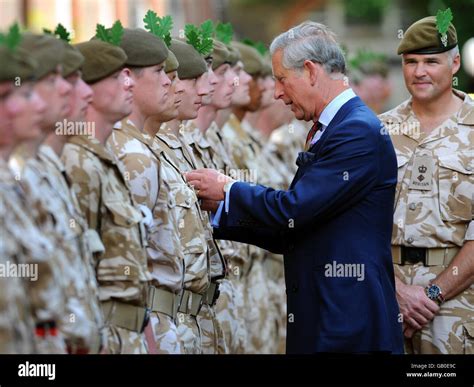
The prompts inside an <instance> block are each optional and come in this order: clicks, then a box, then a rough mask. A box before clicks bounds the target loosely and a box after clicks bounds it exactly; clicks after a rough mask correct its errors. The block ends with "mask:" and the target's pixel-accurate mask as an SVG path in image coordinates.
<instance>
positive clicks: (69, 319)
mask: <svg viewBox="0 0 474 387" xmlns="http://www.w3.org/2000/svg"><path fill="white" fill-rule="evenodd" d="M64 46H65V52H64V56H63V60H62V75H63V77H64V78H65V79H66V80H67V82H68V83H69V84H70V85H71V88H72V89H71V94H70V98H69V99H70V104H69V105H70V106H69V107H70V110H69V113H68V115H67V117H66V121H63V124H64V125H63V127H62V130H60V129H61V127H57V129H56V131H55V133H51V134H49V135H48V137H47V138H46V140H45V141H44V142H43V144H42V145H41V147H40V149H39V159H40V161H41V162H42V164H43V165H44V167H45V168H46V170H47V171H48V180H49V181H50V183H51V186H52V187H53V189H54V191H55V193H56V196H57V197H59V198H60V199H61V201H62V202H63V205H64V207H65V209H66V211H67V218H66V219H65V220H66V221H68V223H69V224H68V225H69V228H65V230H66V231H67V234H66V239H65V245H66V247H65V248H66V250H67V251H68V257H70V262H69V264H68V265H67V268H66V269H65V270H64V271H63V273H64V274H67V275H68V278H67V282H68V288H67V290H68V294H67V295H66V296H67V299H68V303H67V306H68V307H69V309H70V312H69V314H68V315H67V316H66V318H65V319H64V323H63V331H64V332H66V339H67V344H68V352H69V353H98V352H99V350H100V348H101V347H102V343H103V341H104V340H103V338H102V335H103V331H102V330H103V317H102V311H101V309H100V305H99V299H98V297H97V294H98V286H97V280H96V278H95V270H94V267H93V262H92V253H93V251H92V249H93V247H94V244H93V241H94V239H95V238H97V235H94V234H96V231H95V230H89V229H88V226H87V222H86V221H85V219H84V218H83V216H82V213H81V210H80V207H79V203H78V201H77V198H76V196H75V194H74V192H73V191H72V190H71V189H70V187H69V184H68V181H67V179H66V174H65V168H64V164H63V163H62V161H61V159H60V157H61V153H62V150H63V147H64V144H65V143H66V142H67V140H68V138H70V137H71V136H72V134H73V133H71V134H69V131H68V128H67V127H66V124H67V125H69V126H71V124H74V123H82V121H83V120H84V119H85V114H86V111H87V110H86V109H87V106H88V105H89V103H90V102H91V99H92V90H91V88H90V87H89V86H88V85H87V84H86V83H85V82H84V81H83V80H82V79H81V75H80V67H81V66H82V64H83V62H84V57H83V56H82V55H81V54H80V52H79V51H78V50H77V49H75V48H74V47H72V46H71V45H69V44H66V43H65V44H64ZM76 128H77V130H76V131H82V130H83V129H81V126H79V125H78V126H76ZM73 132H74V131H73ZM91 235H92V236H91ZM91 240H92V243H91ZM69 337H71V338H70V339H69Z"/></svg>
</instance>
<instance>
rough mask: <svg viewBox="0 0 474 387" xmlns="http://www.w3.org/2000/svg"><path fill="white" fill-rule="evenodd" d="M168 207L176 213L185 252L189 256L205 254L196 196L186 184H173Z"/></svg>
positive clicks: (204, 241)
mask: <svg viewBox="0 0 474 387" xmlns="http://www.w3.org/2000/svg"><path fill="white" fill-rule="evenodd" d="M168 207H169V209H170V210H171V211H176V215H177V219H178V228H179V230H180V240H181V243H182V247H183V251H184V252H185V253H188V254H201V253H203V252H204V251H205V250H204V244H205V243H206V240H205V238H204V229H203V225H202V220H201V213H200V212H199V210H198V209H197V197H196V195H194V194H193V192H192V191H191V189H190V188H189V187H187V186H185V185H184V184H176V185H174V184H173V185H171V187H170V196H169V198H168Z"/></svg>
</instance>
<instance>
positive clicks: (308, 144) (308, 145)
mask: <svg viewBox="0 0 474 387" xmlns="http://www.w3.org/2000/svg"><path fill="white" fill-rule="evenodd" d="M322 127H323V124H321V122H319V121H318V122H316V123H315V124H314V125H313V127H312V128H311V130H310V131H309V133H308V136H306V143H305V146H304V150H305V151H307V150H308V149H309V148H311V140H312V139H313V137H314V135H315V134H316V132H317V131H318V130H321V129H322Z"/></svg>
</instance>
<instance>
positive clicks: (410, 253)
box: [401, 246, 426, 266]
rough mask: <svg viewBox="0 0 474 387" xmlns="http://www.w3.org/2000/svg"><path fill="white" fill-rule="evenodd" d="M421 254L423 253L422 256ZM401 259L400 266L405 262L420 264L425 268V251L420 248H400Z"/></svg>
mask: <svg viewBox="0 0 474 387" xmlns="http://www.w3.org/2000/svg"><path fill="white" fill-rule="evenodd" d="M421 253H423V254H422V256H421ZM401 259H402V265H405V263H406V262H409V263H411V264H415V263H418V262H421V263H422V264H423V265H424V266H426V249H425V248H422V247H407V246H401Z"/></svg>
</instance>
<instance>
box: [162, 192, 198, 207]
mask: <svg viewBox="0 0 474 387" xmlns="http://www.w3.org/2000/svg"><path fill="white" fill-rule="evenodd" d="M183 188H184V187H183ZM196 201H197V198H196V196H195V195H193V194H192V193H191V191H190V189H188V188H187V189H186V191H185V190H184V189H178V190H175V191H173V192H172V194H171V195H170V197H169V198H168V206H169V207H171V208H173V207H175V206H178V207H184V208H191V207H192V206H193V205H194V204H195V203H196Z"/></svg>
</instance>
